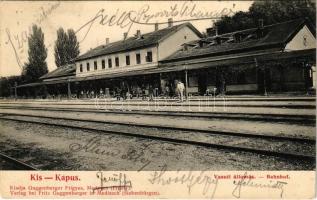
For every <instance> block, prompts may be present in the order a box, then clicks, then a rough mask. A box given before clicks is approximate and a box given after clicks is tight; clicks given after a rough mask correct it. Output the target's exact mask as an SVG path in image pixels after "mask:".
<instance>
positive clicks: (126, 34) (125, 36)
mask: <svg viewBox="0 0 317 200" xmlns="http://www.w3.org/2000/svg"><path fill="white" fill-rule="evenodd" d="M127 37H128V33H127V32H124V33H123V40H125V39H127Z"/></svg>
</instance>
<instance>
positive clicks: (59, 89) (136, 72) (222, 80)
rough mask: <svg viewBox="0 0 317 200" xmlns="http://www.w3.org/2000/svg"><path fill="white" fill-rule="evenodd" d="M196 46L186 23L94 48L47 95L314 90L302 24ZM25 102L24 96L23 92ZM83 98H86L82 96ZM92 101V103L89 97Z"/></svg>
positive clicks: (211, 36)
mask: <svg viewBox="0 0 317 200" xmlns="http://www.w3.org/2000/svg"><path fill="white" fill-rule="evenodd" d="M207 34H208V37H206V38H202V35H201V34H200V32H199V31H197V29H196V28H195V27H194V26H192V25H191V24H190V23H185V24H181V25H176V26H173V25H172V21H169V25H168V27H167V28H164V29H160V30H158V29H157V26H155V31H153V32H150V33H146V34H141V32H140V31H137V33H136V34H135V35H134V36H133V37H129V38H127V37H126V36H127V35H126V34H124V36H123V39H122V40H120V41H117V42H113V43H109V41H108V40H107V42H106V44H104V45H101V46H98V47H96V48H94V49H92V50H90V51H88V52H86V53H84V54H82V55H80V56H79V57H78V58H76V59H75V61H74V64H71V65H68V66H64V67H61V68H58V69H56V70H54V71H52V72H49V73H48V74H46V75H44V76H42V77H41V78H40V81H39V82H38V83H31V84H26V85H21V86H19V87H20V88H22V87H27V88H29V87H31V86H32V87H40V86H43V85H45V86H46V91H47V93H48V94H50V95H52V94H54V95H56V94H57V93H59V94H60V95H66V96H70V95H71V94H74V95H76V96H77V97H80V96H83V97H88V95H87V94H89V93H91V92H92V91H93V94H94V95H98V94H99V93H100V91H103V94H105V95H107V96H111V95H116V93H117V92H118V91H122V90H124V91H125V92H128V93H130V94H132V95H138V93H139V92H140V90H142V88H143V89H145V90H146V93H147V94H148V92H149V88H154V89H155V91H156V94H164V93H165V89H166V86H167V87H169V88H170V90H171V94H173V93H174V92H175V91H174V89H175V81H176V80H181V81H182V82H183V83H185V86H186V94H192V95H206V94H212V93H226V94H230V93H260V94H264V93H267V92H287V91H301V92H307V91H308V90H309V89H310V88H312V87H315V82H316V80H315V72H316V60H315V55H316V36H315V34H316V33H315V27H314V26H313V25H312V24H311V23H310V22H309V21H307V20H306V19H297V20H292V21H287V22H283V23H278V24H272V25H264V24H263V21H261V20H260V21H259V25H258V27H255V28H252V29H247V30H241V31H236V32H233V33H226V34H222V35H218V34H217V29H216V28H210V29H208V30H207ZM22 94H23V91H22ZM83 94H84V95H83ZM90 97H91V96H90Z"/></svg>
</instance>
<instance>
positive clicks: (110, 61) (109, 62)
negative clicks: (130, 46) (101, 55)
mask: <svg viewBox="0 0 317 200" xmlns="http://www.w3.org/2000/svg"><path fill="white" fill-rule="evenodd" d="M108 67H109V68H112V60H111V58H109V59H108Z"/></svg>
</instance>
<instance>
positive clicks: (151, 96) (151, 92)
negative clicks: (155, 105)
mask: <svg viewBox="0 0 317 200" xmlns="http://www.w3.org/2000/svg"><path fill="white" fill-rule="evenodd" d="M153 93H154V90H153V86H152V85H150V86H149V97H150V99H149V101H153Z"/></svg>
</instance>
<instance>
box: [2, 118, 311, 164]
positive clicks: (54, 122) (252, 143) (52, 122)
mask: <svg viewBox="0 0 317 200" xmlns="http://www.w3.org/2000/svg"><path fill="white" fill-rule="evenodd" d="M0 119H1V120H10V121H15V122H21V123H33V124H38V125H45V126H54V127H62V128H66V129H79V130H84V131H94V132H98V133H101V134H114V135H119V136H125V137H133V138H140V139H147V140H156V141H160V142H169V143H176V144H185V145H194V146H200V147H204V148H214V149H221V150H228V151H232V152H249V153H254V154H259V155H265V156H274V157H279V158H283V159H292V160H293V159H296V160H303V161H308V162H312V163H314V162H315V150H314V151H313V152H306V153H301V152H297V151H296V150H289V149H287V148H286V149H282V150H279V148H278V147H279V145H280V143H281V142H282V143H283V144H287V145H289V146H298V145H302V146H303V147H307V146H311V147H313V148H314V146H315V140H311V139H307V138H295V137H284V136H283V137H281V136H271V135H255V134H248V133H233V132H220V131H201V130H195V129H192V130H189V129H186V130H185V129H181V128H175V127H157V126H151V125H132V124H124V123H116V122H104V121H96V120H86V119H85V120H79V119H69V118H63V117H60V118H56V117H48V116H36V115H19V114H10V115H2V116H0ZM76 123H77V124H76ZM83 123H84V124H83ZM89 123H90V124H89ZM78 124H83V125H82V126H78ZM104 124H116V125H122V126H130V127H131V128H130V129H131V130H132V127H138V128H140V127H141V128H148V129H149V130H152V129H153V128H155V129H159V130H160V131H161V130H163V129H164V130H169V131H173V132H175V134H173V135H167V134H165V135H163V134H162V135H161V134H150V133H151V131H148V132H147V133H148V134H144V133H139V132H136V131H131V130H130V129H129V130H130V131H122V130H121V129H120V130H109V129H105V128H102V127H103V125H104ZM182 131H189V132H192V133H194V134H196V135H198V134H200V135H202V134H207V135H208V137H211V138H215V140H216V139H217V137H223V138H227V137H231V138H232V140H234V141H235V140H237V141H239V140H247V142H246V143H242V144H234V145H231V144H226V143H218V142H212V141H213V139H209V141H208V142H206V141H204V140H200V141H199V140H195V139H185V138H184V137H179V135H180V136H182ZM177 133H180V134H177ZM258 143H263V145H262V146H261V145H260V146H259V145H257V144H258ZM268 145H269V147H268ZM287 145H286V146H287ZM272 147H274V148H272Z"/></svg>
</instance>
